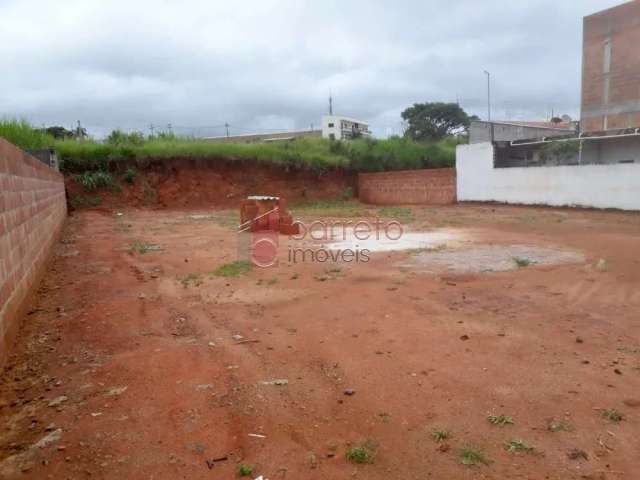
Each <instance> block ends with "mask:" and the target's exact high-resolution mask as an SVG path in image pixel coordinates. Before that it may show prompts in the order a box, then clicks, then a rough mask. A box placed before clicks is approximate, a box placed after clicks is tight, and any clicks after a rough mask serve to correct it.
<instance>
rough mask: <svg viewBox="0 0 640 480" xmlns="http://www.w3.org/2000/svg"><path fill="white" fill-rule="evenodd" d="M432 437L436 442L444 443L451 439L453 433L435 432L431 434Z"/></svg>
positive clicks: (446, 431)
mask: <svg viewBox="0 0 640 480" xmlns="http://www.w3.org/2000/svg"><path fill="white" fill-rule="evenodd" d="M431 436H432V437H433V439H434V440H435V441H436V442H444V441H445V440H448V439H450V438H451V432H450V431H449V430H434V431H433V432H431Z"/></svg>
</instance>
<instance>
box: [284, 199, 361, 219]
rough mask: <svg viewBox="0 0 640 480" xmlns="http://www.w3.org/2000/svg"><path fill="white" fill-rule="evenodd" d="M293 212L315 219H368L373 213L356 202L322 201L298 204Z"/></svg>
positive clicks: (293, 207)
mask: <svg viewBox="0 0 640 480" xmlns="http://www.w3.org/2000/svg"><path fill="white" fill-rule="evenodd" d="M291 210H293V211H295V212H297V213H300V214H302V215H312V216H315V217H320V216H323V217H342V218H344V217H368V216H371V211H370V210H369V209H367V208H366V207H364V206H362V205H361V204H360V203H358V202H356V201H344V200H320V201H315V202H302V203H296V204H294V205H292V206H291Z"/></svg>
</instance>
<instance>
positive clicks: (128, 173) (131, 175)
mask: <svg viewBox="0 0 640 480" xmlns="http://www.w3.org/2000/svg"><path fill="white" fill-rule="evenodd" d="M137 176H138V170H136V169H135V168H134V167H127V169H126V170H125V171H124V175H123V176H122V178H124V181H125V182H127V183H133V182H134V181H135V180H136V177H137Z"/></svg>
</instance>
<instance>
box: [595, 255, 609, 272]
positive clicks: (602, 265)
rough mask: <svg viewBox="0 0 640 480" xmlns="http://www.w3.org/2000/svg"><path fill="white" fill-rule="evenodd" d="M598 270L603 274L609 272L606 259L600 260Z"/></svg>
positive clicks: (597, 265) (597, 264)
mask: <svg viewBox="0 0 640 480" xmlns="http://www.w3.org/2000/svg"><path fill="white" fill-rule="evenodd" d="M596 270H599V271H601V272H605V271H606V270H607V261H606V260H605V259H604V258H601V259H600V260H598V263H596Z"/></svg>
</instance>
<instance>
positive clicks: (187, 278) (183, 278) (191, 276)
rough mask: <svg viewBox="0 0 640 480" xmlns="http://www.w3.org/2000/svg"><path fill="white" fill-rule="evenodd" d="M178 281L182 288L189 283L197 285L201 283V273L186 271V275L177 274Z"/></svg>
mask: <svg viewBox="0 0 640 480" xmlns="http://www.w3.org/2000/svg"><path fill="white" fill-rule="evenodd" d="M178 281H179V282H180V283H181V284H182V286H183V287H184V288H189V287H190V286H191V285H193V286H194V287H199V286H200V285H202V282H203V279H202V275H200V274H198V273H187V274H186V275H179V276H178Z"/></svg>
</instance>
